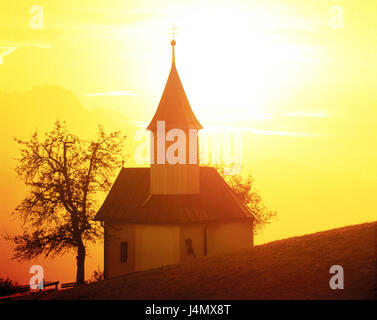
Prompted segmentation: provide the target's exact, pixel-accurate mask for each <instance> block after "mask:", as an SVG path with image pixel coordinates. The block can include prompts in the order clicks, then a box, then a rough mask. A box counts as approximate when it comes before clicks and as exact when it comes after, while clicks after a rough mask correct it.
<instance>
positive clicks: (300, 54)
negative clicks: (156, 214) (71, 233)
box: [0, 0, 377, 282]
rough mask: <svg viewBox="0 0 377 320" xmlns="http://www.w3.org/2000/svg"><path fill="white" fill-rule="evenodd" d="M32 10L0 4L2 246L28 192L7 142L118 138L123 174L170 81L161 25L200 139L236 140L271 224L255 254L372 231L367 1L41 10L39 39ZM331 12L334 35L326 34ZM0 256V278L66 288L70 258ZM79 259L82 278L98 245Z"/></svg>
mask: <svg viewBox="0 0 377 320" xmlns="http://www.w3.org/2000/svg"><path fill="white" fill-rule="evenodd" d="M34 4H35V2H34V1H29V0H12V1H11V0H4V1H2V2H1V4H0V108H1V109H0V110H1V120H0V124H1V126H0V130H1V132H0V134H1V137H0V141H1V146H2V152H1V153H0V159H1V168H0V177H1V180H0V191H1V194H2V197H1V200H0V204H1V206H0V233H1V234H4V233H11V234H12V233H14V232H16V231H17V230H20V229H19V228H20V227H19V222H18V220H17V219H15V218H14V217H12V216H11V214H10V213H11V211H12V210H13V209H14V208H15V206H16V205H17V203H18V202H19V201H20V200H21V199H22V198H23V196H24V195H25V191H26V190H25V189H24V187H23V185H22V183H21V182H20V181H18V180H17V179H16V177H15V173H14V171H13V168H14V166H15V163H16V162H15V160H14V158H16V157H17V147H16V145H15V143H14V142H13V140H12V137H13V136H17V137H21V138H26V137H28V136H30V134H31V133H32V132H33V130H35V129H38V130H39V131H40V132H43V131H45V130H47V129H49V128H51V126H52V124H53V122H54V121H55V119H56V118H57V117H59V118H60V119H65V120H66V121H67V122H68V126H69V128H70V129H71V130H72V131H73V132H75V133H77V134H78V135H80V136H83V137H89V136H90V135H91V134H93V133H94V132H95V130H96V125H97V124H99V123H100V124H103V125H104V126H105V128H106V129H108V130H117V129H122V130H124V131H125V132H126V134H127V135H128V139H127V143H128V148H127V153H128V154H129V156H128V158H127V165H128V166H133V165H135V160H134V156H133V155H134V151H135V147H136V146H137V145H138V143H139V142H137V141H135V132H136V131H137V130H139V129H140V128H143V126H145V124H146V123H147V122H148V121H149V120H150V119H151V117H152V116H153V113H154V111H155V109H156V107H157V105H158V101H159V98H160V95H161V94H162V90H163V87H164V84H165V81H166V79H167V75H168V72H169V67H170V61H171V60H170V59H171V52H170V50H171V47H170V45H169V40H170V37H171V36H170V35H169V28H170V27H171V25H172V24H175V25H176V26H177V28H178V31H177V36H176V40H177V46H176V63H177V68H178V72H179V74H180V77H181V80H182V82H183V85H184V88H185V90H186V94H187V96H188V98H189V101H190V103H191V106H192V108H193V110H194V112H195V114H196V115H197V117H198V119H199V120H200V122H201V123H202V124H203V125H204V127H205V130H204V131H203V132H202V136H203V137H204V136H205V135H206V134H208V133H211V132H213V131H216V130H219V128H227V129H228V130H232V131H234V130H236V131H237V132H241V133H242V164H243V170H244V172H245V173H247V172H248V171H249V170H251V172H252V174H253V175H254V177H255V181H256V187H257V189H258V190H259V191H260V193H261V194H262V197H263V199H264V201H265V203H266V205H267V206H269V207H270V208H272V209H274V210H276V211H278V219H277V220H276V221H274V222H273V223H272V224H271V225H269V226H267V227H266V229H265V232H264V233H263V234H262V235H259V236H257V242H259V243H262V242H265V241H270V240H274V239H279V238H283V237H289V236H292V235H298V234H304V233H309V232H315V231H319V230H324V229H329V228H334V227H339V226H343V225H348V224H355V223H362V222H366V221H372V220H376V217H377V215H376V209H377V205H376V203H375V201H374V195H375V190H376V187H377V166H376V165H375V164H376V163H377V148H376V145H377V132H376V117H377V98H376V94H375V92H376V90H377V79H376V74H377V73H376V71H377V59H376V57H377V52H376V51H377V50H376V49H377V41H376V29H377V19H376V16H377V3H376V2H375V1H374V0H369V1H362V2H356V1H350V0H348V1H345V0H342V1H331V0H323V1H320V0H312V1H310V0H269V1H263V2H261V1H202V0H200V1H167V0H166V1H161V0H153V1H137V2H128V1H118V0H106V1H105V0H90V1H89V0H81V1H73V0H66V1H51V0H41V1H39V2H38V4H39V5H41V6H42V8H43V18H44V26H43V29H32V28H31V26H30V20H31V19H32V16H33V15H32V14H30V8H31V7H32V5H34ZM334 6H338V7H335V8H337V9H334ZM339 6H340V7H339ZM340 9H343V11H344V28H338V29H334V25H333V24H334V23H335V22H336V21H335V20H334V12H338V13H339V11H334V10H340ZM338 26H339V25H338ZM47 85H53V86H57V87H46V86H47ZM211 130H212V131H211ZM0 248H1V253H2V255H1V258H0V265H1V269H0V277H1V276H10V277H11V278H13V279H16V280H20V281H21V282H27V281H28V279H29V275H28V269H29V267H30V266H31V265H32V264H35V263H37V262H38V263H39V264H41V265H42V266H44V267H45V272H46V277H47V278H48V279H51V280H56V279H59V280H61V281H72V280H73V279H74V274H75V262H74V259H73V257H72V256H67V257H63V258H57V259H55V260H48V261H45V260H43V259H38V260H37V261H33V262H26V263H22V264H19V263H16V262H14V261H10V256H11V247H10V244H9V243H6V242H5V241H4V240H0ZM89 255H90V256H89V258H88V264H87V267H88V268H87V275H88V276H89V275H90V273H91V272H92V270H93V269H94V268H95V267H96V266H97V265H102V260H101V259H102V258H101V255H102V251H101V249H100V244H99V245H98V248H91V250H90V251H89Z"/></svg>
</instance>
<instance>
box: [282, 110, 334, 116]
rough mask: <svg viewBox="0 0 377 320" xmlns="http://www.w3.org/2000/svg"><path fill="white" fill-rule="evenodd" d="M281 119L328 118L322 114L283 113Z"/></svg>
mask: <svg viewBox="0 0 377 320" xmlns="http://www.w3.org/2000/svg"><path fill="white" fill-rule="evenodd" d="M283 117H311V118H328V117H329V115H328V114H327V113H324V112H322V111H321V112H290V113H284V114H283Z"/></svg>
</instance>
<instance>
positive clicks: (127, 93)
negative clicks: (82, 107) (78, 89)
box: [84, 90, 137, 97]
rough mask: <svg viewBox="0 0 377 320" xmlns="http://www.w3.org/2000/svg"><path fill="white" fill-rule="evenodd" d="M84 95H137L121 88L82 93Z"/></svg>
mask: <svg viewBox="0 0 377 320" xmlns="http://www.w3.org/2000/svg"><path fill="white" fill-rule="evenodd" d="M84 96H86V97H103V96H112V97H118V96H137V94H136V93H134V92H129V91H123V90H118V91H112V90H110V91H106V92H95V93H86V94H84Z"/></svg>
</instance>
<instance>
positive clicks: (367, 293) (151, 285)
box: [41, 222, 377, 299]
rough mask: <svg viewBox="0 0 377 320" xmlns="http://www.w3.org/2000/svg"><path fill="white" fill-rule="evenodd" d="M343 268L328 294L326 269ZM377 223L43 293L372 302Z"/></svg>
mask: <svg viewBox="0 0 377 320" xmlns="http://www.w3.org/2000/svg"><path fill="white" fill-rule="evenodd" d="M332 265H341V266H342V267H343V269H344V290H331V289H330V287H329V280H330V277H331V276H332V275H331V274H329V269H330V267H331V266H332ZM376 267H377V222H374V223H366V224H361V225H355V226H349V227H344V228H340V229H334V230H330V231H325V232H318V233H314V234H310V235H305V236H301V237H294V238H289V239H285V240H279V241H275V242H271V243H267V244H264V245H260V246H255V247H254V248H252V249H250V250H246V251H240V252H237V253H234V254H229V255H219V256H213V257H208V258H199V259H196V260H194V261H192V262H188V263H182V264H179V265H172V266H167V267H162V268H158V269H153V270H149V271H144V272H135V273H132V274H128V275H124V276H120V277H117V278H113V279H109V280H105V281H100V282H98V283H94V284H89V285H83V286H80V287H76V288H74V289H70V290H65V291H58V292H55V293H50V294H46V295H44V296H41V298H47V299H374V298H376V297H377V295H376V290H377V273H376V269H377V268H376Z"/></svg>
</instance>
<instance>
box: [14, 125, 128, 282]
mask: <svg viewBox="0 0 377 320" xmlns="http://www.w3.org/2000/svg"><path fill="white" fill-rule="evenodd" d="M124 138H125V137H123V136H121V133H120V132H119V131H117V132H112V133H110V134H106V133H105V132H104V130H103V129H102V127H99V130H98V136H97V138H96V139H95V140H92V141H82V140H80V139H79V138H78V137H77V136H75V135H73V134H71V133H69V132H68V130H67V128H66V125H65V123H61V122H59V121H57V122H56V123H55V127H54V129H53V130H51V131H50V132H47V133H45V137H44V139H43V140H42V141H40V140H39V137H38V134H37V133H36V132H35V133H34V134H33V136H32V137H31V138H30V140H29V141H23V140H19V139H15V140H16V142H17V143H18V144H19V145H20V152H21V158H20V159H18V166H17V167H16V172H17V174H18V176H19V178H20V179H21V180H22V181H23V182H24V183H25V184H26V185H27V186H28V187H29V193H28V195H27V197H26V198H25V199H24V200H23V201H22V202H21V203H20V204H19V205H18V206H17V208H16V209H15V212H14V214H16V215H18V216H19V217H20V218H21V220H22V222H23V227H24V232H23V233H22V234H20V235H16V236H13V237H10V236H8V237H7V238H8V240H11V241H12V242H13V243H14V244H15V249H14V257H13V258H15V259H20V260H30V259H33V258H35V257H37V256H39V255H42V254H43V255H44V256H45V257H48V256H50V255H51V256H54V255H58V254H64V253H66V252H68V251H71V250H74V251H76V253H77V256H76V259H77V273H76V282H77V283H83V282H84V281H85V279H84V278H85V272H84V270H85V257H86V243H87V242H94V241H95V240H97V239H98V238H99V237H100V236H101V235H102V228H101V226H100V225H99V223H98V222H95V221H93V217H94V215H95V213H96V210H97V209H98V207H97V203H96V195H97V193H98V192H106V191H108V190H109V188H110V186H111V182H112V178H113V175H114V173H115V172H116V169H117V168H119V167H120V164H121V154H122V148H123V142H124Z"/></svg>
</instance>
